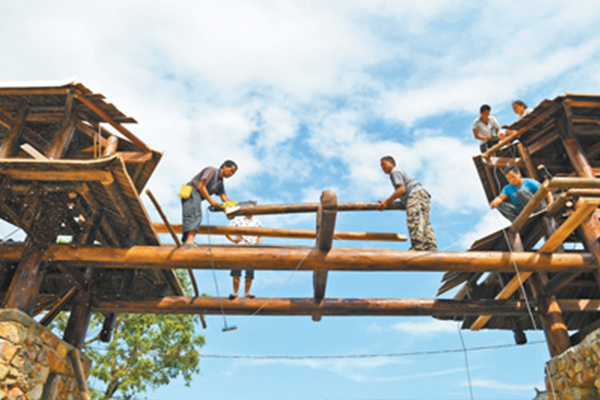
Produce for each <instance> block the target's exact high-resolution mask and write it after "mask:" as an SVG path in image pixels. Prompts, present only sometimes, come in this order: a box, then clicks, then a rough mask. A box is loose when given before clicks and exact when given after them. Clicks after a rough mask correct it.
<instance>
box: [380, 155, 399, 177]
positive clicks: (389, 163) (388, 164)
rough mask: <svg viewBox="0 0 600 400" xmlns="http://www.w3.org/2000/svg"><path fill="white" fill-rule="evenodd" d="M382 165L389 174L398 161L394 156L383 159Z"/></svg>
mask: <svg viewBox="0 0 600 400" xmlns="http://www.w3.org/2000/svg"><path fill="white" fill-rule="evenodd" d="M380 165H381V169H382V170H383V172H385V173H386V174H389V173H390V172H392V170H393V169H394V167H395V166H396V160H394V157H392V156H385V157H381V161H380Z"/></svg>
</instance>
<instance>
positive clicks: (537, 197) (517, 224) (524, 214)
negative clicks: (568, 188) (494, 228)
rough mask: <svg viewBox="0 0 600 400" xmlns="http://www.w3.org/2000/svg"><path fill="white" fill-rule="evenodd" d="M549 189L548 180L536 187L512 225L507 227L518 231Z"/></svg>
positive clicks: (513, 231) (511, 230) (515, 231)
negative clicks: (535, 190) (536, 189)
mask: <svg viewBox="0 0 600 400" xmlns="http://www.w3.org/2000/svg"><path fill="white" fill-rule="evenodd" d="M549 191H550V183H549V182H548V181H544V183H542V186H541V187H540V188H539V189H538V191H537V192H535V194H534V195H533V197H532V198H531V200H529V201H528V202H527V204H525V207H523V210H521V212H520V213H519V215H518V216H517V218H516V219H515V220H514V221H513V223H512V225H511V226H510V228H509V231H510V232H512V233H518V232H519V231H520V230H521V228H523V225H525V223H526V222H527V220H528V219H529V217H530V216H531V214H532V213H533V212H534V211H535V210H536V209H537V208H538V206H539V205H540V203H541V202H542V201H543V200H544V199H545V198H546V195H547V194H548V192H549Z"/></svg>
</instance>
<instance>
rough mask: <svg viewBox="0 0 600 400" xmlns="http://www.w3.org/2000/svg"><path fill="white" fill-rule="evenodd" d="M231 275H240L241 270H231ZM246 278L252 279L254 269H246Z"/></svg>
mask: <svg viewBox="0 0 600 400" xmlns="http://www.w3.org/2000/svg"><path fill="white" fill-rule="evenodd" d="M230 275H231V276H242V271H240V270H235V269H234V270H232V271H231V273H230ZM246 278H248V279H254V271H253V270H251V269H247V270H246Z"/></svg>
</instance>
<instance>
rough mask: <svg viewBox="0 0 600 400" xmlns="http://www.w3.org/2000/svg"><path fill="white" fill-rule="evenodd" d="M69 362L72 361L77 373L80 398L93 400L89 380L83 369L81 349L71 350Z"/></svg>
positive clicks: (74, 370)
mask: <svg viewBox="0 0 600 400" xmlns="http://www.w3.org/2000/svg"><path fill="white" fill-rule="evenodd" d="M68 356H69V360H71V365H72V366H73V372H75V379H76V380H77V386H78V387H79V397H80V398H81V399H82V400H91V399H92V397H91V396H90V392H89V389H88V385H87V379H86V376H85V371H84V369H83V364H82V363H81V353H80V352H79V349H71V350H69V354H68Z"/></svg>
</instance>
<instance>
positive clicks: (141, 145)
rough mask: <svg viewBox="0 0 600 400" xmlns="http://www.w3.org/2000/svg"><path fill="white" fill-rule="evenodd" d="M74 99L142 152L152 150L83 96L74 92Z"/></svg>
mask: <svg viewBox="0 0 600 400" xmlns="http://www.w3.org/2000/svg"><path fill="white" fill-rule="evenodd" d="M75 98H76V99H77V100H79V101H80V102H82V103H83V104H85V105H86V106H87V107H88V108H89V109H90V110H92V111H93V112H95V113H96V114H97V115H98V116H99V117H100V118H102V119H103V120H104V121H106V122H108V123H109V124H110V125H111V126H112V127H113V128H115V129H116V130H117V131H119V132H121V133H122V134H123V135H124V136H125V137H126V138H127V139H129V140H131V141H132V142H133V143H135V144H136V145H137V146H138V147H139V148H140V149H142V150H143V151H152V149H150V148H149V147H148V145H146V143H144V142H142V141H141V140H140V139H139V138H138V137H137V136H135V135H134V134H133V133H131V132H130V131H129V130H128V129H127V128H125V127H124V126H123V125H121V124H120V123H118V122H117V121H115V120H114V119H113V118H112V117H111V116H110V115H108V113H107V112H106V111H104V110H103V109H101V108H100V107H98V106H97V105H96V104H94V103H93V102H92V101H90V100H89V99H88V98H87V97H85V96H83V95H82V94H80V93H79V92H75Z"/></svg>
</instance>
